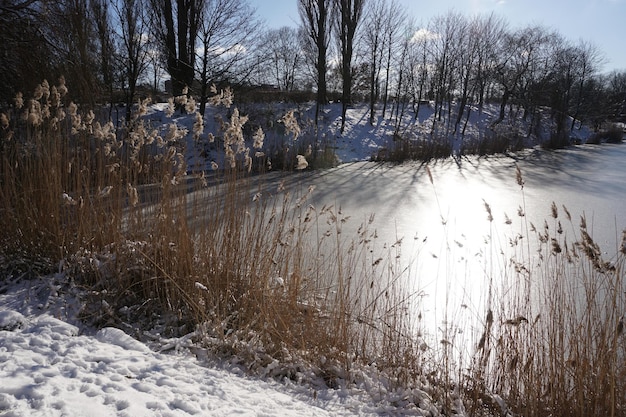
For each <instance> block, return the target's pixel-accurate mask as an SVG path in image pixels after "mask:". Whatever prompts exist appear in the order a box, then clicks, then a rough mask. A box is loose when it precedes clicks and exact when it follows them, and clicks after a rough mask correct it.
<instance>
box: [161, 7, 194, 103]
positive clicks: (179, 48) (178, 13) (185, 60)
mask: <svg viewBox="0 0 626 417" xmlns="http://www.w3.org/2000/svg"><path fill="white" fill-rule="evenodd" d="M149 1H150V6H151V7H150V9H151V12H152V16H151V21H152V28H153V31H154V36H155V37H156V39H158V41H159V44H160V46H161V48H162V50H163V55H164V57H165V58H166V64H167V72H168V73H169V74H170V77H171V78H172V93H173V94H174V95H180V94H182V91H183V89H184V88H185V87H189V86H191V85H192V84H193V79H194V75H195V64H196V41H197V39H198V32H199V27H200V21H201V19H202V10H203V6H204V0H149Z"/></svg>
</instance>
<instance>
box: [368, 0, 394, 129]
mask: <svg viewBox="0 0 626 417" xmlns="http://www.w3.org/2000/svg"><path fill="white" fill-rule="evenodd" d="M369 4H370V7H369V8H368V10H367V16H366V22H365V33H364V43H365V47H366V48H367V50H368V55H369V56H368V64H369V87H370V91H369V106H370V124H371V125H373V124H374V121H375V117H376V101H378V98H379V96H380V73H381V69H382V62H383V57H384V51H385V48H384V41H385V36H384V35H385V31H384V29H385V23H386V22H387V21H388V20H387V18H386V16H387V12H388V7H387V5H388V4H390V2H389V1H387V0H373V1H371V2H370V3H369ZM391 4H394V3H391Z"/></svg>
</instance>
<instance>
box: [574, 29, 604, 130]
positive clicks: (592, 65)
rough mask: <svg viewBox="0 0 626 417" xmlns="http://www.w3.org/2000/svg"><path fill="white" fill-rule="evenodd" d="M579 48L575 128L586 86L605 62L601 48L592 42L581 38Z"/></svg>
mask: <svg viewBox="0 0 626 417" xmlns="http://www.w3.org/2000/svg"><path fill="white" fill-rule="evenodd" d="M576 49H577V50H578V65H579V67H578V84H577V85H576V86H575V88H576V98H575V102H574V103H573V109H572V126H571V128H570V130H574V126H575V123H576V119H578V118H579V116H580V114H581V109H582V106H583V103H584V101H585V92H586V86H587V83H588V82H589V81H591V80H592V79H593V77H594V75H596V73H597V71H598V68H599V67H600V65H601V64H602V62H603V56H602V54H601V52H600V50H599V49H598V48H597V47H596V46H595V45H594V44H592V43H590V42H585V41H583V40H581V41H580V42H579V43H578V45H577V46H576Z"/></svg>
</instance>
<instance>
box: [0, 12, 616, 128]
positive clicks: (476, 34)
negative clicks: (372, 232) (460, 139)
mask: <svg viewBox="0 0 626 417" xmlns="http://www.w3.org/2000/svg"><path fill="white" fill-rule="evenodd" d="M294 1H297V5H298V12H299V16H300V22H299V25H298V26H297V27H291V26H285V27H281V28H269V29H268V28H265V27H264V25H263V24H262V22H261V21H259V19H258V17H257V14H256V11H255V9H254V8H253V7H252V6H251V5H250V4H249V3H248V2H247V1H246V0H55V1H52V0H2V1H0V39H2V42H0V60H1V62H2V71H0V105H6V104H8V103H10V102H11V100H12V98H13V97H14V95H15V93H16V92H18V91H32V90H33V89H34V88H35V86H36V85H37V84H38V83H39V82H40V81H41V80H42V79H50V80H52V81H53V80H54V79H55V78H58V77H59V76H61V75H63V76H64V77H65V78H66V81H67V83H68V85H70V92H71V94H72V99H74V100H75V101H77V102H79V103H81V104H83V105H85V106H95V105H97V104H101V103H105V102H122V103H125V104H127V106H126V109H128V110H127V117H130V107H131V105H132V104H133V103H134V102H136V100H137V96H138V94H139V92H140V91H141V94H142V95H143V94H157V93H159V92H160V91H162V89H163V87H162V86H163V84H162V83H163V81H164V80H165V79H168V80H171V81H170V84H169V85H171V91H170V93H172V94H174V95H180V94H181V93H182V92H183V89H184V87H185V86H187V87H189V88H190V94H194V95H196V96H197V97H198V98H199V102H200V106H201V110H202V111H203V110H204V107H205V105H206V103H207V100H208V97H209V95H210V94H211V92H210V87H211V85H213V84H216V85H224V84H230V85H236V86H240V87H246V86H248V87H256V88H259V86H265V87H267V88H269V89H272V90H276V91H280V92H285V93H288V92H295V91H300V92H302V91H309V92H314V93H315V94H316V101H317V104H318V110H319V108H320V106H323V105H324V104H326V103H327V102H328V100H329V97H331V95H332V96H333V97H338V98H339V99H340V100H341V102H342V104H343V115H344V118H345V112H346V110H347V108H348V106H349V105H350V104H351V103H352V102H353V101H356V100H358V101H365V102H367V103H369V109H370V120H371V122H372V123H374V121H375V120H376V117H377V116H379V115H380V116H383V117H386V118H390V119H391V120H394V121H396V122H397V123H399V120H400V119H401V118H402V116H403V115H404V114H405V113H406V112H407V110H408V109H412V110H414V111H418V110H419V108H420V106H422V105H425V104H428V105H429V106H432V108H433V109H434V112H435V114H436V117H435V118H434V120H433V127H432V128H433V130H434V129H435V128H436V127H437V125H438V124H440V123H445V124H446V129H447V131H449V132H454V133H463V132H464V129H465V126H466V123H467V120H468V119H469V117H470V114H471V112H472V111H477V112H481V111H482V110H483V106H484V105H485V103H486V102H488V101H489V102H492V103H493V102H495V103H497V104H498V105H499V117H497V118H496V120H495V121H494V122H493V123H494V125H497V124H499V123H501V122H502V121H503V120H504V119H505V117H506V115H507V112H513V111H518V112H519V111H521V112H523V114H522V117H523V118H525V119H527V120H529V121H530V124H529V125H530V126H531V128H532V126H533V123H536V120H538V118H537V115H538V114H539V112H540V111H541V109H545V108H549V109H550V111H551V113H552V118H553V121H554V123H555V126H556V130H557V132H556V133H557V136H559V135H562V136H567V134H568V133H567V132H568V131H569V130H571V129H575V128H576V124H575V123H572V122H570V120H571V119H570V118H569V117H568V116H572V117H573V118H574V120H578V121H582V122H585V123H588V124H591V125H595V126H599V125H600V124H601V123H602V122H603V121H605V120H613V121H617V120H621V121H624V119H625V117H626V104H625V103H626V72H613V73H610V74H606V73H602V72H601V69H602V64H603V56H602V53H601V51H600V50H599V49H598V48H597V47H596V46H594V45H593V44H591V43H589V42H586V41H577V42H572V41H570V40H568V39H566V38H564V37H563V36H562V35H561V34H559V33H558V32H557V31H554V30H551V29H549V28H545V27H541V26H526V27H521V28H511V27H510V26H509V24H508V23H507V22H506V21H505V20H504V19H502V18H500V17H497V16H495V15H479V16H473V17H467V16H464V15H461V14H459V13H456V12H449V13H446V14H443V15H440V16H436V17H433V18H432V19H430V20H429V21H428V22H425V23H421V24H418V23H416V21H415V19H414V18H413V17H411V16H409V15H407V14H406V12H405V10H403V9H402V8H401V6H400V4H399V3H398V2H397V1H395V0H391V1H390V0H294ZM318 114H319V113H318Z"/></svg>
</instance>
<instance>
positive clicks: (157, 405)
mask: <svg viewBox="0 0 626 417" xmlns="http://www.w3.org/2000/svg"><path fill="white" fill-rule="evenodd" d="M64 281H65V279H64V276H63V275H62V274H57V275H53V276H47V277H41V278H38V279H34V280H28V281H17V280H16V281H9V282H7V281H6V280H5V281H4V283H3V284H2V285H1V286H0V416H3V417H9V416H11V417H22V416H65V417H69V416H76V417H79V416H85V417H97V416H102V417H104V416H128V417H138V416H187V415H196V416H233V415H239V416H354V415H433V414H432V413H436V410H435V409H434V408H433V407H428V409H427V410H420V409H416V408H415V406H414V405H413V406H412V407H409V406H397V405H391V404H390V403H389V402H388V401H379V402H376V403H374V402H373V401H372V392H373V391H374V390H376V391H378V393H377V395H378V396H380V395H381V387H376V386H373V385H370V386H363V387H344V388H339V389H330V388H327V387H325V386H324V385H323V384H322V383H321V382H320V384H319V386H318V387H313V386H311V385H308V386H304V385H298V384H295V383H293V382H291V381H288V380H286V381H275V380H272V379H257V378H254V377H250V376H247V375H245V373H244V371H243V370H242V369H241V368H238V367H236V366H233V365H228V364H226V363H224V362H220V361H216V360H213V359H211V358H209V357H208V356H207V355H206V353H205V352H203V351H202V350H194V349H174V350H171V351H168V352H166V353H159V349H158V346H161V347H162V346H163V345H164V344H167V342H171V341H164V340H157V341H155V343H154V345H153V346H151V347H149V346H147V345H146V344H144V343H141V342H139V341H138V340H136V339H133V338H132V337H131V336H129V335H128V334H126V333H125V332H124V331H122V330H120V329H116V328H111V327H107V328H103V329H101V330H98V331H96V330H94V329H90V328H87V327H84V326H82V325H81V323H80V322H79V321H78V320H77V318H76V316H75V314H76V312H77V311H78V310H79V305H78V303H79V301H78V298H76V297H74V295H75V294H76V293H77V292H76V291H78V290H77V289H75V288H71V287H68V286H67V285H65V284H61V283H62V282H64ZM382 394H383V395H385V393H384V392H382ZM422 395H424V396H425V395H426V394H422ZM425 399H426V398H425ZM426 403H427V402H426Z"/></svg>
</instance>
